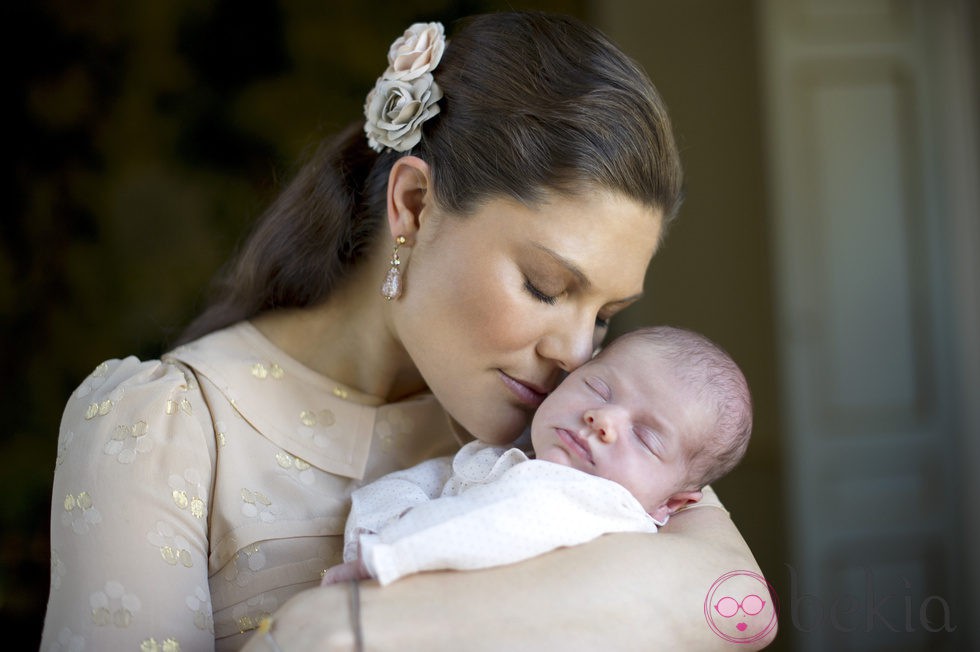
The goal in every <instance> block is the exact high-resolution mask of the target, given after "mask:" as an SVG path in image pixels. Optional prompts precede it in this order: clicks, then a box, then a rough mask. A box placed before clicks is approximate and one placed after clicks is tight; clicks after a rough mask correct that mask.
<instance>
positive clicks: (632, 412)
mask: <svg viewBox="0 0 980 652" xmlns="http://www.w3.org/2000/svg"><path fill="white" fill-rule="evenodd" d="M751 431H752V399H751V396H750V394H749V388H748V383H747V382H746V381H745V376H743V375H742V372H741V370H740V369H739V368H738V365H736V364H735V362H734V361H733V360H732V359H731V357H729V355H728V354H727V353H725V352H724V351H723V350H721V349H720V348H719V347H718V346H717V345H715V344H714V343H713V342H711V341H710V340H709V339H707V338H706V337H704V336H702V335H699V334H697V333H693V332H691V331H687V330H683V329H679V328H672V327H668V326H658V327H651V328H643V329H639V330H636V331H633V332H630V333H627V334H626V335H623V336H621V337H619V338H617V339H616V340H615V341H613V342H612V343H611V344H610V345H609V346H607V347H606V348H605V349H604V350H603V351H602V352H601V353H600V354H599V355H597V356H596V357H595V358H593V359H592V360H591V361H589V362H588V363H586V364H584V365H582V366H581V367H579V368H578V369H576V370H575V371H574V372H572V373H571V374H570V375H569V376H568V378H566V379H565V381H564V382H563V383H562V384H561V385H559V386H558V388H557V389H555V391H554V392H552V393H551V395H550V396H548V398H547V399H546V400H545V402H544V403H542V404H541V407H539V408H538V411H537V412H536V413H535V415H534V420H533V421H532V423H531V441H532V444H533V445H534V450H535V453H536V456H537V458H538V459H540V460H547V461H550V462H556V463H558V464H563V465H565V466H571V467H574V468H577V469H580V470H582V471H585V472H586V473H590V474H592V475H597V476H601V477H603V478H606V479H608V480H613V481H615V482H618V483H619V484H621V485H623V486H624V487H626V488H627V489H628V490H629V491H630V492H631V493H632V494H633V495H634V496H635V497H636V498H637V500H639V502H640V504H641V505H643V507H644V509H646V510H647V512H648V513H649V514H650V515H651V516H653V517H654V518H655V519H656V520H658V521H663V520H665V518H666V517H667V516H668V515H670V514H672V513H674V512H675V511H677V509H679V508H681V507H683V506H684V505H686V504H688V503H691V502H696V501H697V500H700V498H701V489H702V488H703V487H704V486H705V485H706V484H709V483H711V482H714V481H715V480H717V479H718V478H720V477H721V476H723V475H725V474H726V473H728V472H729V471H731V470H732V469H733V468H734V467H735V465H736V464H738V462H739V461H740V460H741V459H742V456H743V455H744V454H745V449H746V447H747V446H748V443H749V436H750V434H751Z"/></svg>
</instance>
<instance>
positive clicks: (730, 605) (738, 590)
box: [704, 570, 778, 643]
mask: <svg viewBox="0 0 980 652" xmlns="http://www.w3.org/2000/svg"><path fill="white" fill-rule="evenodd" d="M775 598H776V592H775V591H773V589H772V586H771V585H770V584H769V582H767V581H766V580H765V578H763V577H762V576H761V575H759V574H758V573H753V572H752V571H745V570H739V571H732V572H730V573H725V574H724V575H722V576H721V577H719V578H718V579H717V580H715V582H714V584H712V585H711V588H710V589H709V590H708V595H707V596H706V597H705V599H704V617H705V619H706V620H707V621H708V626H709V627H711V629H712V631H714V633H715V634H717V635H718V636H719V637H721V638H723V639H725V640H726V641H729V642H731V643H752V642H754V641H757V640H759V639H760V638H762V637H763V636H765V635H766V634H768V633H769V632H771V631H772V629H773V628H774V627H775V626H776V618H777V616H778V608H777V604H776V599H775Z"/></svg>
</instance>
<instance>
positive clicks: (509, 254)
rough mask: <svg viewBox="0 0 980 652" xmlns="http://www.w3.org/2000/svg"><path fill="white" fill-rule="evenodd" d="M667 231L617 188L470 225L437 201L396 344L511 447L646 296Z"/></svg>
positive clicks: (442, 394)
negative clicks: (618, 318) (610, 326)
mask: <svg viewBox="0 0 980 652" xmlns="http://www.w3.org/2000/svg"><path fill="white" fill-rule="evenodd" d="M661 225H662V216H661V215H660V214H659V213H658V212H655V211H653V210H651V209H649V208H646V207H644V206H642V205H640V204H638V203H636V202H633V201H631V200H628V199H625V198H624V197H622V196H620V195H617V194H610V193H607V192H593V193H588V194H583V196H578V197H567V196H555V197H553V198H552V199H551V200H550V201H548V202H546V203H543V204H540V205H538V206H536V207H535V208H529V207H527V206H525V205H523V204H521V203H518V202H516V201H513V200H509V199H496V200H492V201H488V202H486V203H484V204H483V205H482V206H481V207H480V208H479V209H477V210H476V211H475V213H473V214H472V215H468V216H466V217H457V216H448V215H442V214H439V213H438V212H437V211H435V210H434V209H433V207H432V206H431V205H428V206H426V208H425V209H424V210H423V212H422V215H421V218H420V226H419V230H418V233H417V234H416V238H415V243H414V246H413V247H412V249H411V251H410V252H409V255H408V256H407V257H404V258H403V260H404V262H403V265H404V293H403V294H402V296H401V298H400V299H398V300H397V301H395V302H393V304H392V306H391V310H392V318H393V323H394V328H395V330H396V336H397V337H398V338H399V339H400V340H401V342H402V345H403V346H404V347H405V350H406V351H407V352H408V354H409V355H410V356H411V358H412V360H413V362H414V363H415V365H416V366H417V367H418V370H419V372H420V373H421V374H422V377H423V378H424V380H425V382H426V383H427V384H428V386H429V388H430V389H431V390H432V392H433V393H434V394H435V396H436V397H437V398H438V399H439V401H440V402H441V403H442V405H443V406H444V407H445V409H446V410H447V411H448V412H449V414H450V415H452V417H453V418H454V419H455V420H456V421H457V422H459V424H460V425H462V426H463V427H464V428H465V429H466V430H467V431H468V432H470V433H471V434H472V435H473V436H474V437H476V438H478V439H480V440H482V441H484V442H487V443H492V444H504V443H509V442H510V441H512V440H514V439H515V438H516V437H518V436H519V435H520V434H521V432H522V431H523V429H524V428H525V426H526V425H527V423H528V421H529V419H530V417H531V415H532V413H533V412H534V409H535V408H536V407H537V406H538V405H539V404H540V403H541V401H542V400H543V399H544V397H545V395H546V394H547V393H548V392H550V391H551V390H552V389H554V387H555V386H556V385H557V384H558V381H559V379H560V377H561V375H562V372H567V371H571V370H573V369H575V368H576V367H578V366H579V365H581V364H582V363H583V362H585V361H586V360H588V359H589V358H590V357H591V355H592V351H593V350H594V349H595V347H596V345H597V344H598V343H599V341H601V339H602V337H603V336H604V335H605V331H606V327H607V323H608V320H609V319H610V318H612V316H613V315H615V314H616V313H617V312H619V311H620V310H622V309H623V308H625V307H626V306H627V305H629V304H630V303H632V302H633V301H635V300H636V299H637V298H639V295H640V293H641V292H642V289H643V278H644V275H645V272H646V268H647V265H648V264H649V262H650V259H651V257H652V256H653V253H654V251H655V250H656V247H657V242H658V239H659V236H660V230H661Z"/></svg>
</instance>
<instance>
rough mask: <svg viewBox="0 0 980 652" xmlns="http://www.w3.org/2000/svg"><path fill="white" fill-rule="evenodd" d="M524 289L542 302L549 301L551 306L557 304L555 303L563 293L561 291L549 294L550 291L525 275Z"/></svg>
mask: <svg viewBox="0 0 980 652" xmlns="http://www.w3.org/2000/svg"><path fill="white" fill-rule="evenodd" d="M524 289H525V290H527V292H528V294H530V295H531V296H532V297H534V298H535V299H537V300H538V301H540V302H542V303H547V304H548V305H549V306H553V305H555V303H556V302H557V301H558V296H559V295H560V294H561V293H560V292H559V293H558V294H549V293H548V292H545V291H544V290H542V289H541V288H539V287H538V286H537V285H535V284H534V283H532V282H531V279H529V278H527V277H526V276H525V277H524Z"/></svg>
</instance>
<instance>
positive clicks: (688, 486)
mask: <svg viewBox="0 0 980 652" xmlns="http://www.w3.org/2000/svg"><path fill="white" fill-rule="evenodd" d="M751 430H752V403H751V397H750V395H749V388H748V384H747V383H746V380H745V377H744V376H743V375H742V372H741V371H740V370H739V368H738V366H737V365H736V364H735V362H734V361H733V360H732V359H731V358H730V357H729V356H728V354H726V353H725V352H724V351H722V350H721V349H720V348H718V347H717V346H716V345H715V344H713V343H712V342H711V341H710V340H708V339H707V338H705V337H704V336H702V335H699V334H697V333H693V332H691V331H687V330H682V329H678V328H672V327H652V328H643V329H640V330H637V331H633V332H631V333H628V334H626V335H623V336H622V337H619V338H617V339H616V340H615V341H613V342H612V343H611V344H610V345H609V346H608V347H606V348H605V349H604V350H603V351H602V352H601V353H599V354H598V355H597V356H596V357H595V358H593V359H592V360H591V361H589V362H588V363H586V364H584V365H582V366H581V367H579V368H578V369H576V370H575V371H574V372H572V373H571V374H570V375H569V376H568V378H566V379H565V380H564V381H563V382H562V383H561V385H559V386H558V387H557V388H556V389H555V391H553V392H552V393H551V394H550V395H549V396H548V397H547V399H545V401H544V402H543V403H542V404H541V406H540V407H539V408H538V410H537V412H536V413H535V415H534V418H533V420H532V422H531V432H530V434H531V444H532V446H533V449H534V459H530V458H529V457H528V456H527V455H526V454H525V453H524V452H523V451H522V450H521V449H519V448H506V447H494V446H489V445H487V444H482V443H480V442H471V443H469V444H467V445H466V446H464V447H463V448H462V449H460V451H459V453H457V454H456V456H455V457H453V458H438V459H434V460H429V461H427V462H424V463H422V464H420V465H418V466H416V467H413V468H411V469H408V470H406V471H399V472H397V473H392V474H390V475H387V476H385V477H383V478H381V479H380V480H378V481H376V482H373V483H371V484H368V485H365V486H364V487H361V488H360V489H357V490H356V491H355V492H354V494H353V496H352V502H353V504H352V508H351V514H350V517H349V519H348V522H347V530H346V533H345V546H344V560H345V562H346V563H344V564H340V565H337V566H334V567H333V568H331V569H329V570H327V571H326V572H325V574H324V579H323V583H324V584H329V583H333V582H340V581H346V580H350V579H354V578H366V577H375V578H377V579H378V580H379V581H380V582H381V584H388V583H390V582H393V581H394V580H396V579H398V578H399V577H403V576H404V575H408V574H411V573H416V572H420V571H424V570H438V569H475V568H485V567H488V566H495V565H500V564H506V563H512V562H516V561H520V560H523V559H527V558H530V557H533V556H535V555H538V554H542V553H544V552H547V551H549V550H553V549H555V548H558V547H561V546H571V545H577V544H579V543H584V542H586V541H589V540H591V539H594V538H596V537H598V536H600V535H602V534H607V533H610V532H627V531H629V532H656V531H657V527H658V526H662V525H664V524H665V523H666V521H667V519H668V517H669V516H670V515H671V514H673V513H675V512H676V511H677V510H679V509H681V508H682V507H684V506H686V505H691V504H693V503H696V502H697V501H699V500H700V499H701V490H702V488H703V487H704V486H705V485H707V484H709V483H711V482H713V481H715V480H717V479H718V478H720V477H721V476H723V475H725V474H726V473H728V472H729V471H730V470H732V468H734V467H735V465H736V464H737V463H738V462H739V460H741V458H742V456H743V455H744V453H745V449H746V447H747V446H748V442H749V436H750V433H751Z"/></svg>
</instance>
